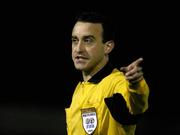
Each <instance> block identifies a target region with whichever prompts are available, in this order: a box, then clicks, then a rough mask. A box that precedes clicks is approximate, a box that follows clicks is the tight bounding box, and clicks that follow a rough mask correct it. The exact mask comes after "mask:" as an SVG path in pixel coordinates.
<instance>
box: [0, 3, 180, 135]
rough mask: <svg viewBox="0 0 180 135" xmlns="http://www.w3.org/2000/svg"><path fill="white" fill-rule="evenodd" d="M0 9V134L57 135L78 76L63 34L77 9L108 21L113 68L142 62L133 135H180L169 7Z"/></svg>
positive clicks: (173, 13) (172, 7) (174, 30)
mask: <svg viewBox="0 0 180 135" xmlns="http://www.w3.org/2000/svg"><path fill="white" fill-rule="evenodd" d="M76 4H77V3H76ZM141 4H142V5H143V6H142V5H141ZM2 5H3V8H2V9H1V10H2V12H1V49H0V50H1V53H0V54H1V83H0V86H1V87H0V134H27V135H28V134H44V135H45V134H51V135H61V134H62V135H63V134H65V128H66V127H65V126H66V124H65V113H64V108H65V107H66V105H67V104H69V102H70V100H71V94H72V92H73V87H74V84H75V83H76V81H77V78H78V77H77V76H78V75H79V74H78V72H77V71H76V70H75V69H74V67H73V64H72V61H71V42H70V38H71V28H72V25H73V17H74V16H75V15H76V14H78V13H79V12H80V11H83V10H85V9H86V10H87V9H90V10H96V11H97V10H100V11H102V12H105V13H108V15H110V16H111V17H112V18H113V19H114V20H115V21H116V24H117V46H116V49H115V50H114V53H113V54H112V55H111V59H112V62H113V63H114V64H115V65H117V66H118V67H121V66H126V65H128V64H129V63H131V62H132V61H133V60H135V59H137V58H139V57H143V58H144V61H143V63H142V66H143V71H144V76H145V78H146V80H147V82H148V84H149V87H150V91H151V93H150V98H149V110H148V111H147V113H146V114H145V116H144V118H143V119H142V121H140V123H139V125H138V127H137V133H136V134H137V135H139V134H141V135H142V134H143V135H151V134H153V135H154V134H164V135H166V134H167V135H169V134H173V135H175V134H180V122H179V120H180V116H179V113H180V112H179V95H178V91H179V88H178V86H179V85H178V78H177V79H176V77H178V69H179V65H178V63H179V61H178V55H179V52H178V49H177V48H178V45H179V42H178V38H179V34H178V32H179V30H178V25H177V24H178V17H177V8H176V4H169V3H136V4H135V3H131V5H129V4H120V5H119V4H118V5H117V4H116V3H114V4H112V5H111V4H109V3H107V4H104V5H102V4H99V5H96V4H95V3H93V4H92V3H89V5H88V4H85V5H83V6H81V5H79V4H77V6H76V5H74V4H71V6H73V8H72V7H71V8H70V5H68V4H67V5H62V4H57V3H17V2H16V3H6V4H2ZM94 5H96V6H94ZM63 8H65V9H63Z"/></svg>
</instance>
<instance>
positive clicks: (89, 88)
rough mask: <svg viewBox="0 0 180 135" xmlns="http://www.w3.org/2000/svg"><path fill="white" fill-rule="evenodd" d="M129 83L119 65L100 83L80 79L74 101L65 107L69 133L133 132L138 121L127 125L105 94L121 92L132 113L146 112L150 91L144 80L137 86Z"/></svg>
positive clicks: (127, 134)
mask: <svg viewBox="0 0 180 135" xmlns="http://www.w3.org/2000/svg"><path fill="white" fill-rule="evenodd" d="M129 86H130V84H129V83H128V81H126V79H125V76H124V75H123V73H122V72H120V71H119V70H117V69H114V70H113V71H112V72H110V74H109V75H107V76H105V77H103V78H102V79H101V80H100V81H99V82H98V83H95V82H91V81H88V82H79V84H78V85H77V87H76V89H75V91H74V94H73V97H72V102H71V105H70V107H69V108H66V123H67V132H68V135H88V134H93V135H133V134H134V132H135V127H136V125H135V124H133V125H125V124H121V123H120V122H118V121H117V120H115V119H114V118H113V116H112V115H111V112H110V110H109V108H108V107H107V105H106V103H105V98H109V97H113V95H114V94H116V93H119V94H121V95H122V96H123V98H124V99H125V101H126V106H127V108H128V110H129V112H130V113H131V114H139V113H143V112H144V111H145V110H146V109H147V108H148V95H149V89H148V86H147V84H146V82H145V80H142V81H141V82H140V83H139V85H138V87H137V89H136V90H133V89H130V88H129ZM117 109H121V108H117Z"/></svg>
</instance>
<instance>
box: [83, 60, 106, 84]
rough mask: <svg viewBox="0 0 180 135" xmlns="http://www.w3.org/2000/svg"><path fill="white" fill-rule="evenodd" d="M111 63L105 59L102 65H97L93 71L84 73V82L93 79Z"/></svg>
mask: <svg viewBox="0 0 180 135" xmlns="http://www.w3.org/2000/svg"><path fill="white" fill-rule="evenodd" d="M108 61H109V59H108V58H107V59H104V60H103V61H102V62H101V63H99V64H97V65H96V66H95V67H94V68H93V69H92V70H90V71H82V76H83V80H84V81H88V80H89V79H91V78H92V77H93V76H94V75H95V74H96V73H97V72H99V71H100V70H101V69H102V68H103V67H104V66H105V65H106V64H107V62H108Z"/></svg>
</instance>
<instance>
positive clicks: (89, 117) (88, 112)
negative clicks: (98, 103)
mask: <svg viewBox="0 0 180 135" xmlns="http://www.w3.org/2000/svg"><path fill="white" fill-rule="evenodd" d="M81 116H82V122H83V127H84V130H85V131H86V133H87V134H88V135H90V134H92V133H93V132H94V131H95V129H96V127H97V115H96V109H95V108H94V107H93V108H86V109H81Z"/></svg>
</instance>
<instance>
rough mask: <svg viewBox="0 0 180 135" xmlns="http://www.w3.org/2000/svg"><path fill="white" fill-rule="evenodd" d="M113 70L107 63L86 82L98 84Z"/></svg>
mask: <svg viewBox="0 0 180 135" xmlns="http://www.w3.org/2000/svg"><path fill="white" fill-rule="evenodd" d="M113 69H114V68H113V65H112V64H111V63H110V62H108V63H107V64H106V65H105V66H104V67H103V68H102V69H101V70H100V71H99V72H97V73H96V74H95V75H94V76H92V77H91V79H89V80H88V82H91V83H95V84H96V83H99V82H100V81H101V80H102V79H103V78H104V77H106V76H108V75H109V74H111V72H112V70H113ZM82 80H83V79H82Z"/></svg>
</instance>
